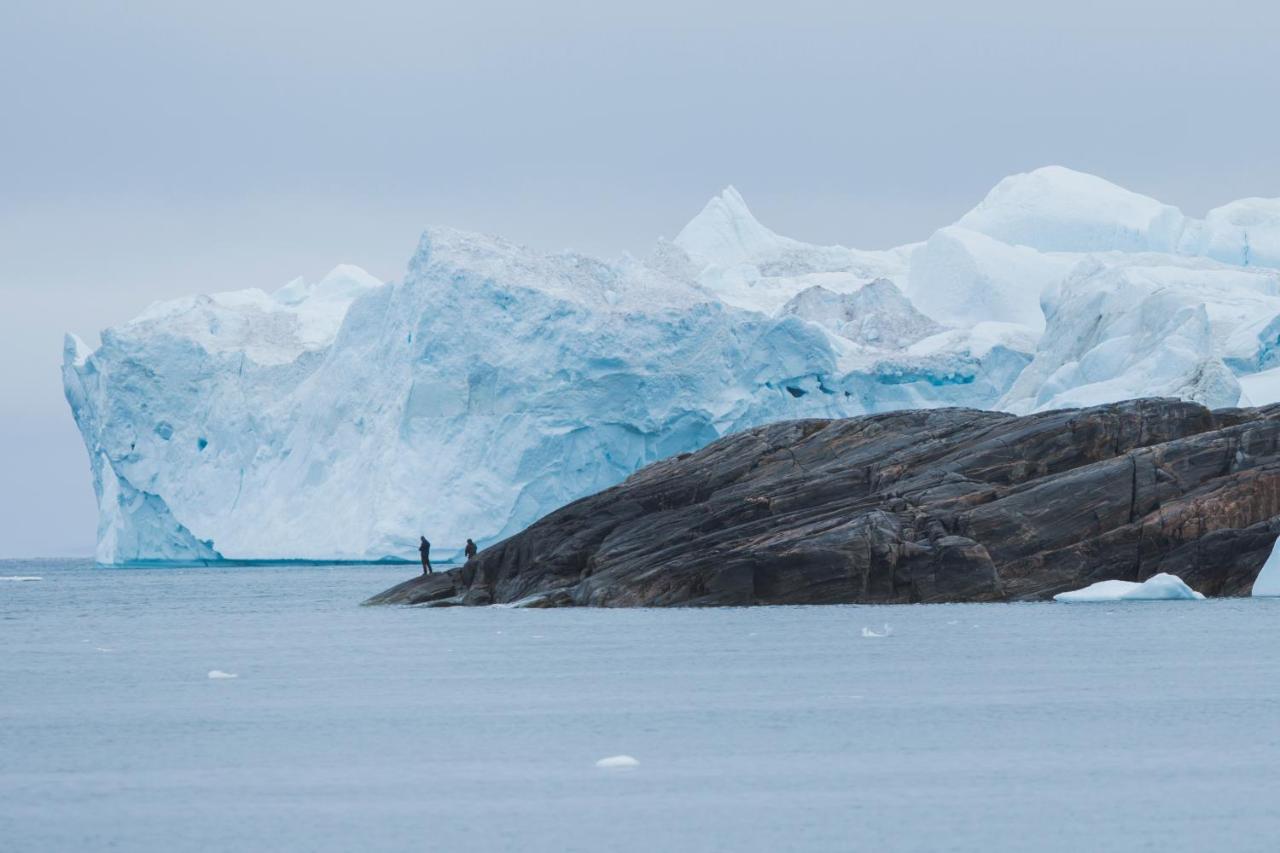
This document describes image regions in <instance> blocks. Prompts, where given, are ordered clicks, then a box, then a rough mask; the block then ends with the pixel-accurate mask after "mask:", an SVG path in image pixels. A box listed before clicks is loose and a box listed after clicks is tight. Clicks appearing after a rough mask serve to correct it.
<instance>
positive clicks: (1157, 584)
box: [1053, 572, 1204, 603]
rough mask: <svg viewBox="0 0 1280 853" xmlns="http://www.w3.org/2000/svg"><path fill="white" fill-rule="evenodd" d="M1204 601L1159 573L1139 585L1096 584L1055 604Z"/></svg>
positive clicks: (1064, 595) (1060, 596)
mask: <svg viewBox="0 0 1280 853" xmlns="http://www.w3.org/2000/svg"><path fill="white" fill-rule="evenodd" d="M1202 598H1204V596H1203V595H1201V594H1200V593H1198V592H1196V591H1195V590H1194V589H1192V588H1191V587H1189V586H1187V585H1186V584H1185V583H1183V582H1182V578H1180V577H1178V576H1177V575H1171V574H1167V573H1165V572H1161V573H1160V574H1158V575H1152V576H1151V577H1150V578H1148V579H1147V580H1145V581H1143V582H1142V583H1134V582H1133V581H1098V582H1097V583H1095V584H1090V585H1089V586H1086V587H1085V588H1084V589H1076V590H1072V591H1071V592H1060V593H1058V594H1057V595H1055V596H1054V597H1053V600H1054V601H1065V602H1068V603H1080V602H1094V601H1195V600H1199V599H1202Z"/></svg>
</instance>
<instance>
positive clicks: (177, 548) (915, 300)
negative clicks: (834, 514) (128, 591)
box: [63, 167, 1280, 563]
mask: <svg viewBox="0 0 1280 853" xmlns="http://www.w3.org/2000/svg"><path fill="white" fill-rule="evenodd" d="M1275 265H1280V202H1277V201H1274V200H1266V199H1246V200H1243V201H1240V202H1233V203H1231V204H1228V205H1225V206H1223V207H1221V208H1218V209H1216V210H1214V211H1211V212H1210V213H1209V215H1208V216H1206V217H1205V218H1204V219H1200V220H1197V219H1192V218H1190V217H1187V216H1185V215H1183V214H1182V213H1181V212H1180V211H1178V210H1177V209H1176V208H1172V207H1170V206H1168V205H1164V204H1161V203H1159V202H1157V201H1155V200H1154V199H1149V198H1147V197H1145V196H1140V195H1138V194H1136V193H1131V192H1129V191H1127V190H1124V189H1121V188H1120V187H1116V186H1115V185H1113V184H1109V183H1107V182H1106V181H1103V180H1102V179H1100V178H1095V177H1093V176H1089V175H1082V174H1080V173H1076V172H1071V171H1070V170H1067V169H1062V168H1060V167H1049V168H1046V169H1041V170H1037V171H1036V172H1032V173H1029V174H1027V175H1018V176H1013V177H1011V178H1007V179H1005V180H1004V181H1002V182H1000V184H999V185H998V186H997V187H996V188H995V189H994V190H992V192H991V193H990V194H989V195H988V197H987V198H986V199H985V200H984V201H983V202H982V203H981V204H979V205H978V206H977V207H975V208H974V210H973V211H971V212H970V213H969V214H966V216H964V217H963V218H962V219H961V220H960V221H959V222H958V223H957V224H955V225H953V226H947V227H945V228H942V229H940V230H939V231H938V232H936V233H935V234H933V235H932V236H930V237H929V238H928V239H927V240H925V241H923V242H921V243H916V244H911V245H908V246H903V247H899V248H897V249H890V250H885V251H861V250H856V249H849V248H845V247H842V246H814V245H810V244H806V243H803V242H800V241H798V240H794V239H791V238H787V237H782V236H780V235H777V234H775V233H774V232H772V231H770V230H769V229H768V228H766V227H765V226H763V225H762V224H761V223H759V222H758V221H757V220H756V219H755V218H754V217H753V216H752V215H751V213H750V211H749V210H748V209H747V207H746V203H745V202H744V201H743V199H742V197H741V195H739V194H738V193H737V192H736V191H734V190H733V189H732V188H730V189H729V190H726V191H725V192H724V193H723V194H722V195H720V196H717V197H716V198H714V199H712V200H711V202H710V203H708V205H707V206H706V208H705V209H704V210H703V211H702V212H701V213H699V214H698V215H697V216H696V217H695V218H694V219H693V220H692V221H691V222H690V223H689V224H688V225H687V226H686V227H685V228H684V229H683V230H682V231H681V232H680V233H679V235H678V236H677V237H676V238H675V239H674V240H672V241H659V243H658V244H657V246H656V248H655V249H654V250H653V252H652V253H651V255H650V256H649V257H648V258H646V259H645V260H643V261H640V260H636V259H633V258H629V257H627V258H623V259H621V260H619V261H615V262H609V263H606V262H602V261H599V260H596V259H593V258H589V257H584V256H581V255H576V254H571V253H562V254H544V253H539V252H535V251H531V250H529V249H526V248H524V247H521V246H517V245H514V244H511V243H508V242H505V241H503V240H500V239H497V238H492V237H484V236H480V235H475V234H469V233H465V232H460V231H456V230H452V229H448V228H432V229H430V230H428V231H427V232H426V233H425V234H424V236H423V238H422V240H421V242H420V244H419V246H418V249H417V251H416V252H415V253H414V255H413V257H412V259H411V260H410V263H409V265H408V268H407V270H406V272H405V274H404V276H403V277H402V278H401V279H400V280H399V281H396V282H391V283H383V282H380V281H378V280H376V279H374V278H373V277H371V276H369V275H368V274H367V273H365V272H363V271H362V270H360V269H358V268H356V267H350V266H343V267H338V268H337V269H335V270H334V271H333V272H332V273H330V274H329V275H328V276H326V277H325V278H324V279H322V280H321V281H319V282H314V283H310V282H306V281H302V280H298V281H294V282H291V283H289V284H288V285H286V286H284V287H283V288H281V289H279V290H277V291H275V292H274V293H266V292H263V291H260V290H243V291H235V292H230V293H221V294H212V295H207V296H195V297H190V298H186V299H179V300H173V301H169V302H163V303H158V304H156V305H153V306H152V307H150V308H148V309H147V310H146V311H145V312H144V313H143V314H141V315H140V316H139V317H138V318H137V319H135V320H133V321H131V322H129V323H126V324H124V325H122V326H119V327H117V328H114V329H109V330H106V331H104V332H103V333H102V340H101V345H100V346H99V347H97V349H96V350H91V349H90V348H89V347H87V346H86V345H84V344H83V343H82V342H81V341H79V339H77V338H75V337H74V336H69V337H68V341H67V345H66V350H65V356H64V367H63V377H64V387H65V391H66V396H67V399H68V402H69V403H70V405H71V409H72V411H73V413H74V415H75V418H76V422H77V424H78V426H79V427H80V430H81V433H82V434H83V436H84V440H85V444H86V447H87V448H88V451H89V460H90V464H91V467H92V470H93V477H94V488H95V492H96V495H97V498H98V503H99V529H98V559H99V561H100V562H103V563H134V562H147V561H157V562H166V561H184V562H185V561H212V560H219V559H308V560H332V559H345V560H377V559H382V558H412V557H413V556H414V553H415V545H416V541H417V536H418V534H419V533H426V534H427V535H428V536H429V537H430V538H431V539H432V540H433V542H435V543H436V546H437V550H438V551H442V552H445V553H448V552H449V551H451V550H454V549H456V548H458V547H460V545H461V544H462V542H463V541H464V540H465V538H466V537H468V536H471V537H473V538H475V539H476V541H477V542H479V543H481V544H482V545H483V544H485V543H487V542H492V541H494V540H496V539H498V538H501V537H503V536H506V535H509V534H511V533H513V532H515V531H517V530H519V529H520V528H522V527H523V526H525V525H526V524H528V523H529V522H531V521H533V520H534V519H536V518H537V517H539V516H540V515H542V514H545V513H546V512H548V511H550V510H552V509H555V508H556V507H558V506H560V505H562V504H564V503H565V502H567V501H570V500H572V499H574V498H577V497H580V496H582V495H584V494H587V493H590V492H593V491H597V490H599V489H602V488H606V487H608V486H610V485H613V484H615V483H617V482H619V481H620V480H621V479H623V478H624V477H626V476H627V475H628V474H629V473H631V472H632V471H634V470H636V469H637V468H638V467H640V466H642V465H644V464H646V463H648V462H651V461H653V460H656V459H659V458H662V457H664V456H668V455H672V454H677V453H682V452H686V451H691V450H694V449H696V448H698V447H701V446H702V445H704V444H706V443H707V442H708V441H711V440H712V439H714V438H716V437H718V436H720V435H723V434H725V433H726V432H730V431H733V430H737V429H741V428H743V427H747V426H750V425H754V424H758V423H762V422H766V421H769V420H774V419H780V418H795V417H835V416H847V415H854V414H861V413H869V412H877V411H886V410H890V409H896V408H905V407H924V406H941V405H963V406H972V407H980V408H993V407H1001V408H1006V409H1009V410H1013V411H1034V410H1039V409H1044V408H1051V407H1060V406H1071V405H1083V404H1088V403H1095V402H1102V401H1105V400H1112V399H1121V398H1125V397H1132V396H1140V395H1149V394H1167V395H1174V396H1180V397H1184V398H1186V399H1194V400H1198V401H1201V402H1204V403H1207V404H1210V405H1234V404H1238V403H1248V402H1253V403H1262V402H1269V401H1270V400H1271V399H1275V398H1277V397H1280V355H1277V350H1278V349H1280V285H1278V279H1277V274H1276V272H1275V270H1274V269H1273V267H1274V266H1275ZM1242 389H1243V390H1242Z"/></svg>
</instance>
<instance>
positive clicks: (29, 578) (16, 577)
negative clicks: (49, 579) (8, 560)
mask: <svg viewBox="0 0 1280 853" xmlns="http://www.w3.org/2000/svg"><path fill="white" fill-rule="evenodd" d="M42 580H44V578H42V577H37V576H36V575H0V581H42Z"/></svg>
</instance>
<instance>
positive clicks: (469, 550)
mask: <svg viewBox="0 0 1280 853" xmlns="http://www.w3.org/2000/svg"><path fill="white" fill-rule="evenodd" d="M478 550H480V549H479V548H477V547H476V543H474V542H472V541H471V540H470V539H468V540H467V547H465V548H463V549H462V553H464V554H466V555H467V559H468V560H470V559H471V558H472V557H474V556H475V555H476V551H478Z"/></svg>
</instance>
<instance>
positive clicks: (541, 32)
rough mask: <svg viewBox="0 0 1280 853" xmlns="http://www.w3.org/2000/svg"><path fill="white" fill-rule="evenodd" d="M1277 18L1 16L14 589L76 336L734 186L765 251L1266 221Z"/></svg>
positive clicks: (1075, 7)
mask: <svg viewBox="0 0 1280 853" xmlns="http://www.w3.org/2000/svg"><path fill="white" fill-rule="evenodd" d="M1277 36H1280V9H1278V8H1277V6H1276V4H1274V3H1270V2H1247V3H1246V2H1231V0H1219V2H1216V3H1213V4H1205V3H1203V2H1199V3H1194V4H1191V3H1186V4H1180V3H1177V2H1169V1H1168V0H1166V2H1135V3H1121V2H1114V0H1113V2H1091V0H1085V2H1080V0H1077V1H1076V2H1072V3H1069V4H1068V3H1055V4H1039V3H1028V2H991V1H990V0H969V2H965V3H944V2H931V3H914V2H895V3H886V2H877V3H856V2H836V1H835V0H833V2H812V0H792V2H788V3H756V2H733V3H730V2H727V0H722V2H718V3H697V2H689V0H681V1H680V2H669V1H668V0H650V2H646V3H643V4H634V5H631V6H622V5H613V4H607V3H600V2H569V0H546V1H545V2H542V3H536V4H534V3H517V2H510V0H507V1H506V2H484V0H482V1H481V2H475V0H472V2H468V3H465V4H464V3H450V4H443V3H442V4H435V3H423V2H408V0H405V2H365V3H359V4H355V3H348V2H342V3H328V2H320V1H319V0H312V2H274V3H273V2H264V0H257V2H239V0H232V2H220V3H201V4H197V3H174V2H172V0H165V2H160V1H159V0H157V2H130V3H123V2H104V0H98V2H88V3H61V2H56V0H42V2H28V0H6V2H5V3H4V4H2V5H0V298H2V300H3V301H2V302H0V305H3V307H2V308H0V470H2V471H3V472H4V475H3V476H4V478H5V480H6V481H7V488H4V489H0V556H18V555H32V554H68V553H87V552H88V551H89V550H90V548H91V545H92V541H93V535H94V534H93V530H94V518H95V516H94V507H93V500H92V494H91V489H90V483H89V476H88V463H87V460H86V458H85V452H84V448H83V446H82V445H81V444H80V441H79V436H78V434H77V433H76V431H75V428H74V425H73V424H72V421H71V417H70V415H69V413H68V411H67V409H66V404H65V402H64V401H63V399H62V393H61V386H60V379H59V376H58V365H59V362H60V351H61V340H62V333H63V331H66V330H73V331H76V332H78V333H80V334H81V335H82V336H84V337H86V338H87V339H89V340H91V341H92V340H94V339H95V338H96V333H97V331H98V329H100V328H102V327H104V326H108V325H111V324H114V323H118V322H121V321H123V320H126V319H128V318H129V317H131V316H133V315H134V314H136V313H138V312H139V311H140V310H141V309H142V308H143V307H145V305H146V304H147V303H148V302H150V301H151V300H153V299H156V298H161V297H168V296H177V295H181V294H185V293H191V292H198V291H208V290H215V289H229V288H240V287H253V286H260V287H264V288H273V287H276V286H278V285H280V284H283V283H284V282H285V281H287V280H288V279H290V278H292V277H294V276H296V275H299V274H304V275H308V276H313V277H314V276H318V275H321V274H323V273H324V272H325V271H326V270H327V269H329V268H330V267H332V266H333V265H335V264H336V263H339V262H351V263H356V264H360V265H362V266H364V267H366V268H367V269H369V270H370V271H371V272H373V273H374V274H376V275H379V276H381V277H383V278H395V277H397V276H398V275H399V273H400V270H401V268H402V266H403V264H404V262H405V261H406V260H407V258H408V255H409V253H410V251H411V250H412V248H413V245H414V242H415V238H416V236H417V233H418V231H419V230H420V229H421V227H422V226H423V225H425V224H428V223H444V224H450V225H456V226H459V227H464V228H470V229H475V230H481V231H487V232H492V233H499V234H503V235H504V236H507V237H510V238H512V239H516V240H519V241H522V242H525V243H529V244H531V245H534V246H537V247H540V248H546V249H559V248H576V249H580V250H584V251H589V252H593V253H598V254H603V255H606V256H613V255H616V254H617V253H619V252H621V251H623V250H630V251H632V252H634V253H643V252H645V251H647V249H648V247H649V245H650V244H651V242H652V240H653V239H654V238H655V237H657V236H659V235H666V236H674V234H675V232H676V231H677V230H679V228H680V227H681V225H683V223H684V222H685V221H686V220H687V219H689V218H690V217H691V216H692V215H693V214H695V213H696V212H697V211H698V210H699V209H700V207H701V206H702V204H703V203H704V202H705V201H706V199H707V198H708V197H709V196H710V195H711V194H712V193H714V192H716V191H718V190H719V189H720V188H721V187H722V186H724V185H725V184H728V183H733V184H735V185H736V186H737V187H738V188H739V189H740V190H741V191H742V192H743V194H744V195H745V197H746V199H747V201H748V203H750V204H751V206H752V208H753V210H754V211H755V212H756V214H757V215H758V216H759V217H760V218H761V219H762V221H764V222H765V223H766V224H767V225H769V226H770V227H772V228H774V229H775V230H777V231H780V232H782V233H784V234H788V235H790V236H794V237H799V238H801V239H806V240H811V241H815V242H840V243H844V244H846V245H854V246H859V247H864V248H876V247H882V246H888V245H893V244H897V243H902V242H906V241H910V240H917V239H923V238H924V237H926V236H927V235H928V233H929V232H930V231H931V230H933V229H934V228H936V227H938V226H940V225H943V224H946V223H947V222H950V221H952V220H954V219H955V218H957V217H958V216H959V215H960V214H961V213H963V212H964V211H965V210H966V209H967V208H968V207H970V206H972V204H974V203H975V202H977V201H978V200H979V199H980V198H981V197H982V195H983V194H984V193H985V192H986V191H987V190H988V189H989V188H990V187H991V185H993V184H994V183H995V182H996V181H997V180H998V179H999V178H1001V177H1003V176H1004V175H1006V174H1010V173H1013V172H1018V171H1025V170H1026V169H1029V168H1034V167H1036V166H1040V165H1044V164H1046V163H1062V164H1064V165H1068V166H1072V167H1074V168H1077V169H1083V170H1085V171H1091V172H1095V173H1097V174H1101V175H1103V176H1104V177H1107V178H1110V179H1111V180H1114V181H1116V182H1118V183H1121V184H1123V185H1125V186H1128V187H1130V188H1133V189H1136V190H1139V191H1142V192H1146V193H1149V194H1151V195H1155V196H1157V197H1159V198H1160V199H1162V200H1164V201H1167V202H1170V203H1173V204H1177V205H1179V206H1181V207H1182V208H1183V209H1184V210H1186V211H1188V212H1189V213H1194V214H1201V213H1203V212H1204V211H1205V210H1206V209H1207V208H1209V207H1212V206H1215V205H1217V204H1221V203H1223V202H1225V201H1228V200H1230V199H1233V198H1237V197H1240V196H1246V195H1264V196H1275V195H1280V157H1277V156H1276V144H1277V143H1276V140H1277V138H1278V137H1280V134H1278V133H1277V131H1280V115H1278V114H1277V111H1276V110H1275V105H1274V101H1275V94H1276V92H1278V91H1280V85H1277V84H1278V83H1280V79H1278V78H1280V71H1277V64H1276V61H1275V51H1274V44H1275V42H1276V39H1277Z"/></svg>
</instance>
